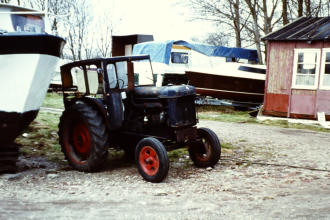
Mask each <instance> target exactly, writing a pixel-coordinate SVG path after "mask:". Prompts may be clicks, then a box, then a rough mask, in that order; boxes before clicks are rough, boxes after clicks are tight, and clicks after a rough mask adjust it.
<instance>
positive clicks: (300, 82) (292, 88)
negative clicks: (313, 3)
mask: <svg viewBox="0 0 330 220" xmlns="http://www.w3.org/2000/svg"><path fill="white" fill-rule="evenodd" d="M263 40H264V41H267V71H266V84H265V96H264V110H263V113H264V115H270V116H280V117H287V118H304V119H316V118H317V113H318V112H320V113H322V112H324V113H325V116H326V119H327V120H330V17H319V18H311V17H308V18H307V17H302V18H299V19H298V20H296V21H294V22H292V23H290V24H288V25H286V26H284V27H283V28H281V29H279V30H278V31H275V32H272V33H270V34H268V35H267V36H265V37H264V38H263ZM322 114H323V113H322Z"/></svg>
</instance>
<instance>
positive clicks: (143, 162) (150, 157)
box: [139, 146, 159, 176]
mask: <svg viewBox="0 0 330 220" xmlns="http://www.w3.org/2000/svg"><path fill="white" fill-rule="evenodd" d="M139 163H140V166H141V168H142V170H143V172H145V173H146V174H148V175H149V176H153V175H155V174H156V173H157V172H158V169H159V158H158V155H157V152H156V151H155V150H154V149H153V148H152V147H150V146H145V147H143V148H142V150H141V151H140V154H139Z"/></svg>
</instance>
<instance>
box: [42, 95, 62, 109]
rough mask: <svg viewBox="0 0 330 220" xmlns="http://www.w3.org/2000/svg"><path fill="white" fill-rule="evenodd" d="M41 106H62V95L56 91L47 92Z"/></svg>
mask: <svg viewBox="0 0 330 220" xmlns="http://www.w3.org/2000/svg"><path fill="white" fill-rule="evenodd" d="M42 106H43V107H49V108H64V105H63V95H62V94H58V93H47V95H46V97H45V99H44V102H43V104H42Z"/></svg>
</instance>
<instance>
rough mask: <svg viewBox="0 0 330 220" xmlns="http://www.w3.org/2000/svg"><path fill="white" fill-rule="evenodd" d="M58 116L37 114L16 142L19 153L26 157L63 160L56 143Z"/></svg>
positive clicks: (55, 160) (43, 113)
mask: <svg viewBox="0 0 330 220" xmlns="http://www.w3.org/2000/svg"><path fill="white" fill-rule="evenodd" d="M58 123H59V115H56V114H52V113H45V112H39V114H38V116H37V118H36V119H35V120H34V121H33V122H32V123H31V124H30V126H29V128H28V129H27V130H26V131H24V133H23V134H22V135H20V136H19V137H18V138H17V139H16V142H17V143H19V144H21V145H22V147H21V153H22V154H23V155H26V156H45V157H46V158H47V159H49V160H51V161H54V162H58V161H62V160H63V159H64V156H63V153H62V152H61V147H60V145H59V142H58V134H57V130H58V128H57V125H58Z"/></svg>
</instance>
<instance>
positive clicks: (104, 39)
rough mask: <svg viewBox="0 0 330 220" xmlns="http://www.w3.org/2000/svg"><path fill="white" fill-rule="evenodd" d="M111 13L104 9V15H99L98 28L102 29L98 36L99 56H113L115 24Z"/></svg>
mask: <svg viewBox="0 0 330 220" xmlns="http://www.w3.org/2000/svg"><path fill="white" fill-rule="evenodd" d="M111 20H112V19H111V14H110V13H109V12H107V11H104V14H103V16H99V17H98V20H97V25H96V28H97V30H100V32H98V34H97V36H96V38H97V42H96V46H97V49H98V51H97V52H98V56H101V57H108V56H111V46H112V33H113V24H112V22H111Z"/></svg>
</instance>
